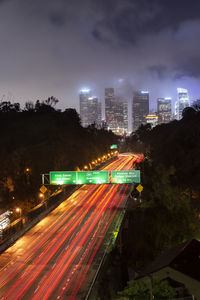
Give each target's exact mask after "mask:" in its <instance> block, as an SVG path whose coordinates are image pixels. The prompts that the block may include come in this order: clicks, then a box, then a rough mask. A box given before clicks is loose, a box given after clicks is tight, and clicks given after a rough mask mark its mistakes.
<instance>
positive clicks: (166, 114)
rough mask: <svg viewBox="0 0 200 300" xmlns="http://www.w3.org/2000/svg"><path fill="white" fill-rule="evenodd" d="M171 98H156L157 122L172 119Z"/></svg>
mask: <svg viewBox="0 0 200 300" xmlns="http://www.w3.org/2000/svg"><path fill="white" fill-rule="evenodd" d="M171 102H172V99H171V98H158V99H157V113H158V124H162V123H168V122H170V121H171V119H172V103H171Z"/></svg>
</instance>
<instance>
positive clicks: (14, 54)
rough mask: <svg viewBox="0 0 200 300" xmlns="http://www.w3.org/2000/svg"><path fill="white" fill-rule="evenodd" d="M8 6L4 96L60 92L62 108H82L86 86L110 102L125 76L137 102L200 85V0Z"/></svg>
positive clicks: (0, 73)
mask: <svg viewBox="0 0 200 300" xmlns="http://www.w3.org/2000/svg"><path fill="white" fill-rule="evenodd" d="M0 3H1V4H2V5H1V7H0V8H1V9H0V40H1V45H0V97H1V95H2V94H7V93H8V92H10V93H12V95H14V96H13V97H16V99H23V101H24V102H25V101H26V100H27V99H28V100H35V99H36V98H40V97H41V98H45V97H47V96H49V95H55V96H56V97H58V98H60V99H61V102H60V104H61V106H62V107H66V106H72V107H75V108H78V92H79V89H80V88H82V87H89V88H93V89H94V90H95V91H94V92H95V94H96V95H97V96H100V97H101V98H103V97H104V90H103V89H104V87H105V86H115V81H116V82H117V80H118V79H119V78H121V79H123V78H126V81H123V85H122V81H121V85H119V87H118V90H119V93H120V94H122V93H124V94H126V92H125V91H126V90H127V91H128V93H127V96H128V95H129V97H131V91H132V89H149V91H150V95H151V97H152V99H156V97H162V96H170V95H171V93H173V91H174V93H176V87H177V85H178V86H183V87H186V88H188V89H190V86H191V88H193V89H194V90H195V86H198V88H199V87H200V82H199V78H200V72H199V70H200V65H199V61H200V40H199V38H198V37H199V36H200V14H199V11H200V1H199V0H192V1H188V0H84V1H81V0H73V1H72V0H71V1H70V0H56V1H55V0H34V1H33V0H4V1H2V0H0ZM126 82H128V84H127V83H126ZM198 88H196V90H195V93H199V94H200V91H199V90H198ZM172 96H173V95H172ZM175 97H176V94H174V98H175Z"/></svg>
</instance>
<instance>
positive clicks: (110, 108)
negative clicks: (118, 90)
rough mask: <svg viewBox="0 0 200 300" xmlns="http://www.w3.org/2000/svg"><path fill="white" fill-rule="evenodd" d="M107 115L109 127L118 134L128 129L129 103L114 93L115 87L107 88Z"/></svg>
mask: <svg viewBox="0 0 200 300" xmlns="http://www.w3.org/2000/svg"><path fill="white" fill-rule="evenodd" d="M105 117H106V124H107V128H108V129H110V130H112V131H113V132H114V133H116V134H120V135H121V134H124V133H126V132H127V131H128V103H127V101H125V100H124V99H121V98H118V97H116V96H115V94H114V89H113V88H106V89H105Z"/></svg>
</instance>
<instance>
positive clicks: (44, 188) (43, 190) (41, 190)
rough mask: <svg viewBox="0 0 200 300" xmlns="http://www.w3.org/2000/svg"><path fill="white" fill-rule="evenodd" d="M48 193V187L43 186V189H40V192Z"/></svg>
mask: <svg viewBox="0 0 200 300" xmlns="http://www.w3.org/2000/svg"><path fill="white" fill-rule="evenodd" d="M46 191H47V188H46V186H44V185H43V186H41V188H40V192H41V193H43V194H44V193H45V192H46Z"/></svg>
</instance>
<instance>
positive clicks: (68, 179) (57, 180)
mask: <svg viewBox="0 0 200 300" xmlns="http://www.w3.org/2000/svg"><path fill="white" fill-rule="evenodd" d="M50 184H76V172H75V171H58V172H50Z"/></svg>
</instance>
